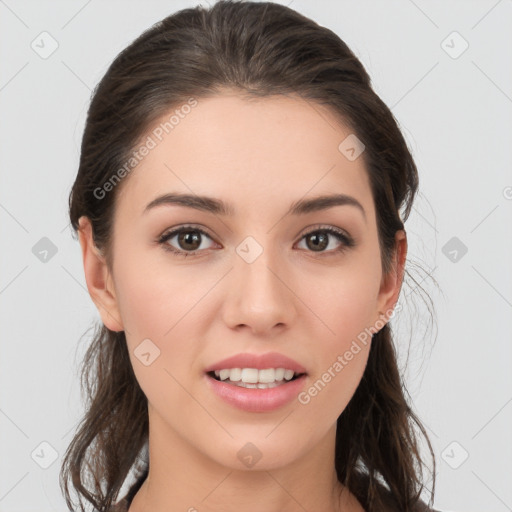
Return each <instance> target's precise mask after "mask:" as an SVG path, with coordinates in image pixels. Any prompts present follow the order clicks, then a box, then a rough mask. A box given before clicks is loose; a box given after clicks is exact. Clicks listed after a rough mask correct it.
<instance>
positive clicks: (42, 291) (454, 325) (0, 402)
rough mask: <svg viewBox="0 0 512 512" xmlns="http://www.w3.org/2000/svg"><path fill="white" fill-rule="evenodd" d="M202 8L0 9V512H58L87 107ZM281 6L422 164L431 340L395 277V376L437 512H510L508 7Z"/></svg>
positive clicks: (420, 231) (416, 215) (76, 299)
mask: <svg viewBox="0 0 512 512" xmlns="http://www.w3.org/2000/svg"><path fill="white" fill-rule="evenodd" d="M197 3H198V2H190V1H152V2H142V1H137V2H134V1H129V2H128V1H126V0H125V1H122V2H121V1H112V0H109V1H99V0H90V1H70V0H66V1H52V2H49V1H32V2H29V1H26V0H23V1H15V0H0V37H1V42H0V118H1V124H0V130H1V134H0V140H1V141H2V151H1V152H0V172H1V180H2V181H1V183H2V186H1V187H0V226H1V230H2V231H1V243H2V251H1V253H0V254H1V257H2V263H1V269H2V271H1V273H0V327H1V348H0V350H1V359H0V512H4V511H9V512H22V511H38V512H50V511H64V510H66V507H65V506H64V501H63V499H62V497H61V494H60V490H59V487H58V471H59V468H60V457H61V456H62V454H63V453H64V451H65V449H66V447H67V445H68V443H69V442H70V440H71V438H72V434H73V430H74V428H75V427H76V425H77V422H78V421H79V419H80V415H81V413H82V411H83V410H82V404H81V398H80V393H79V380H78V363H79V361H80V359H81V355H82V354H83V352H84V348H85V346H86V344H87V342H88V341H89V336H88V335H86V336H84V337H83V338H82V340H81V341H80V337H81V336H82V335H83V334H84V333H85V332H86V330H87V328H88V327H89V326H90V325H91V324H92V322H93V321H94V320H97V321H99V315H98V313H97V311H96V309H95V308H94V306H93V304H92V301H91V300H90V297H89V295H88V293H87V290H86V287H85V280H84V275H83V267H82V261H81V254H80V249H79V244H78V242H77V241H75V240H74V239H73V238H72V237H71V231H70V229H69V226H68V219H67V197H68V193H69V189H70V187H71V184H72V182H73V180H74V177H75V174H76V170H77V163H78V158H79V147H80V141H81V135H82V130H83V125H84V119H85V113H86V110H87V106H88V102H89V97H90V94H91V90H92V89H93V87H94V86H95V85H96V83H97V82H98V80H99V79H100V78H101V76H102V75H103V74H104V72H105V71H106V69H107V67H108V65H109V64H110V62H111V61H112V60H113V59H114V57H115V56H116V55H117V53H118V52H119V51H121V50H122V49H123V48H124V47H125V46H126V45H127V44H128V43H129V42H130V41H132V40H133V39H134V38H135V37H137V36H138V35H139V34H140V33H141V32H142V31H143V30H145V29H146V28H148V27H149V26H150V25H152V24H153V23H155V22H156V21H158V20H160V19H162V18H163V17H165V16H167V15H168V14H170V13H172V12H174V11H176V10H178V9H181V8H183V7H188V6H193V5H196V4H197ZM280 3H284V4H287V5H290V7H292V8H294V9H296V10H298V11H299V12H302V13H303V14H305V15H307V16H310V17H312V18H313V19H314V20H315V21H317V22H318V23H320V24H322V25H325V26H327V27H329V28H331V29H332V30H333V31H335V32H336V33H337V34H338V35H340V37H341V38H342V39H344V40H345V41H346V43H347V44H348V45H349V46H350V48H351V49H352V50H353V51H354V52H355V53H356V55H357V56H358V57H359V58H360V59H361V61H362V62H363V64H364V65H365V66H366V68H367V69H368V71H369V73H370V75H371V77H372V80H373V84H374V87H375V89H376V91H377V93H378V94H379V95H381V97H382V98H383V100H384V101H385V102H386V103H387V104H388V105H389V106H390V108H391V109H392V111H393V113H394V115H395V117H396V118H397V120H398V121H399V123H400V126H401V128H402V129H403V132H404V134H405V137H406V139H407V141H408V143H409V145H410V148H411V151H412V152H413V155H414V157H415V159H416V163H417V165H418V169H419V173H420V191H421V192H420V196H419V197H418V199H417V202H416V206H415V208H414V210H413V212H412V215H411V218H410V220H409V221H408V222H407V224H406V228H407V231H408V238H409V258H410V264H408V268H409V271H410V272H411V275H412V276H415V279H416V280H417V281H418V282H420V281H421V282H422V286H423V288H424V289H425V290H426V291H427V292H428V293H429V294H430V295H431V297H432V299H433V300H434V303H435V308H436V317H435V322H436V324H435V326H434V327H433V328H432V327H431V326H430V328H429V325H428V320H429V316H428V311H427V310H426V309H425V307H424V306H422V303H421V300H420V298H419V296H418V293H417V291H418V289H417V288H415V286H416V285H415V283H414V282H413V281H412V280H411V279H409V278H408V279H407V281H406V283H405V284H404V288H403V290H402V297H401V299H400V300H401V304H403V306H404V309H403V310H402V311H401V312H399V313H398V314H397V319H400V320H398V322H400V325H401V326H402V327H401V329H400V330H399V335H398V336H397V339H398V342H397V343H398V349H399V352H400V357H401V361H402V362H403V361H405V356H406V352H407V347H408V346H409V340H410V338H411V332H412V340H410V347H411V351H410V354H409V361H408V362H409V366H408V369H407V373H406V375H407V380H408V385H409V390H410V393H411V396H412V398H413V401H414V406H415V410H416V411H417V413H418V414H419V416H420V418H421V419H422V420H423V421H424V422H425V424H426V425H427V427H428V430H429V433H430V435H431V439H432V442H433V444H434V448H435V451H436V454H437V457H438V481H437V484H438V485H437V491H438V492H437V498H436V502H435V503H436V506H437V507H438V508H441V509H443V510H446V511H448V510H451V511H461V512H462V511H463V512H471V511H477V510H485V511H491V510H492V511H497V512H501V511H506V510H512V487H511V486H510V482H511V477H512V450H511V447H512V439H511V436H510V432H511V426H512V382H511V381H512V377H511V375H512V372H511V371H510V369H511V368H510V367H511V361H512V354H511V352H512V348H511V347H512V344H511V343H510V341H511V336H510V333H511V318H512V315H511V309H512V286H511V283H512V280H511V271H510V267H511V265H510V262H511V261H512V258H511V256H512V255H511V252H512V251H511V240H512V236H511V234H512V233H511V210H512V176H511V170H510V169H511V157H512V155H511V151H510V147H511V143H510V141H511V136H512V122H511V121H512V115H511V114H512V86H511V83H512V80H511V78H512V76H511V75H512V71H511V69H512V68H511V65H510V63H511V62H512V48H511V46H512V38H511V37H510V34H511V31H512V0H500V1H496V0H489V1H487V0H485V1H484V0H481V1H468V0H465V1H462V0H461V1H440V0H437V1H426V0H422V1H420V0H415V1H412V0H401V1H390V0H386V1H373V2H371V1H357V2H356V1H350V2H349V1H328V0H323V1H322V0H315V1H314V2H312V1H306V0H292V1H291V2H290V0H286V1H282V2H280ZM203 5H206V2H203ZM45 31H46V32H48V33H49V34H50V35H44V34H43V35H41V33H42V32H45ZM454 31H456V32H457V33H458V34H459V35H457V34H453V32H454ZM53 41H56V43H55V42H53ZM52 44H54V45H55V44H58V47H57V48H56V50H55V51H54V52H53V53H52V54H51V55H44V54H43V52H44V51H46V52H49V51H50V50H51V49H52ZM466 44H468V45H469V46H468V48H467V49H466V50H465V51H464V52H462V53H461V51H462V50H463V49H464V47H465V45H466ZM43 57H46V58H43ZM45 237H46V238H47V239H49V241H51V242H49V241H48V240H46V239H44V240H42V241H41V239H43V238H45ZM44 250H48V251H49V252H47V253H44V252H43V251H44ZM52 250H53V252H52ZM464 250H467V252H466V253H465V254H464ZM55 251H56V252H55ZM41 258H43V259H44V258H46V259H45V260H44V261H42V260H41ZM414 264H418V265H421V266H422V267H423V268H424V269H425V273H418V272H416V271H415V268H416V267H415V266H414ZM429 276H433V277H434V278H435V279H436V280H437V282H438V283H439V289H438V288H436V287H435V286H434V284H433V281H432V279H431V277H429ZM410 299H411V300H413V301H414V302H415V303H417V304H418V310H417V311H416V310H414V309H413V310H410V309H409V308H408V307H407V306H408V305H409V304H410V303H411V300H410ZM407 324H410V325H409V327H407ZM404 325H405V326H406V327H403V326H404ZM41 443H43V444H41Z"/></svg>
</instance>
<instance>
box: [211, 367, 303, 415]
mask: <svg viewBox="0 0 512 512" xmlns="http://www.w3.org/2000/svg"><path fill="white" fill-rule="evenodd" d="M205 377H206V380H207V382H208V385H209V386H210V387H211V389H212V390H213V392H214V393H215V394H216V395H217V396H219V397H220V398H222V399H223V400H224V401H225V402H227V403H228V404H230V405H233V406H234V407H237V408H238V409H242V410H244V411H248V412H267V411H273V410H275V409H279V408H280V407H283V406H284V405H286V404H287V403H289V402H291V401H292V400H293V399H297V397H298V394H299V393H300V391H301V389H302V388H303V387H304V382H305V380H306V375H302V376H301V377H298V378H297V379H295V380H291V381H288V382H287V383H286V384H280V385H279V386H276V387H275V388H267V389H258V388H242V387H240V386H236V385H234V384H227V383H226V382H222V381H220V380H216V379H214V378H213V377H210V376H209V375H208V374H205Z"/></svg>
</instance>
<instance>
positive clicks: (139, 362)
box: [61, 1, 435, 512]
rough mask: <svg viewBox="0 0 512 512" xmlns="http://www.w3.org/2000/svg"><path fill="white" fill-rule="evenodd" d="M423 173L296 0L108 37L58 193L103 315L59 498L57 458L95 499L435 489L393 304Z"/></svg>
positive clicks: (229, 503)
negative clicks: (65, 189) (109, 52)
mask: <svg viewBox="0 0 512 512" xmlns="http://www.w3.org/2000/svg"><path fill="white" fill-rule="evenodd" d="M417 187H418V176H417V170H416V166H415V164H414V161H413V158H412V156H411V154H410V152H409V150H408V148H407V145H406V143H405V141H404V138H403V136H402V134H401V132H400V130H399V128H398V126H397V123H396V121H395V120H394V118H393V115H392V114H391V112H390V110H389V109H388V108H387V107H386V105H385V104H384V103H383V102H382V101H381V100H380V98H379V97H378V96H377V95H376V94H375V92H374V91H373V89H372V88H371V85H370V78H369V76H368V74H367V73H366V71H365V70H364V68H363V66H362V64H361V63H360V62H359V61H358V59H357V58H356V57H355V56H354V54H353V53H352V52H351V51H350V49H349V48H348V47H347V46H346V44H345V43H344V42H343V41H342V40H341V39H340V38H339V37H338V36H336V35H335V34H334V33H333V32H332V31H330V30H328V29H326V28H324V27H321V26H319V25H317V24H316V23H314V22H313V21H312V20H310V19H308V18H306V17H304V16H302V15H300V14H299V13H297V12H295V11H293V10H292V9H290V8H287V7H284V6H282V5H279V4H274V3H270V2H261V3H258V2H254V3H253V2H230V1H219V2H217V3H216V4H215V5H213V6H212V7H211V8H210V9H207V10H206V9H204V8H201V7H197V8H195V9H185V10H182V11H179V12H177V13H175V14H174V15H172V16H169V17H168V18H166V19H164V20H163V21H161V22H159V23H157V24H156V25H154V26H153V27H151V28H150V29H149V30H147V31H146V32H145V33H143V34H142V35H141V36H140V37H139V38H138V39H137V40H136V41H134V42H133V43H132V44H130V46H128V47H127V48H126V49H125V50H124V51H122V52H121V53H120V55H119V56H118V57H117V58H116V59H115V61H114V62H113V63H112V65H111V66H110V68H109V69H108V71H107V73H106V75H105V76H104V78H103V79H102V80H101V82H100V84H99V86H98V87H97V89H96V90H95V92H94V95H93V98H92V101H91V105H90V109H89V112H88V117H87V123H86V127H85V132H84V136H83V141H82V150H81V157H80V167H79V170H78V176H77V178H76V181H75V183H74V185H73V189H72V191H71V194H70V218H71V224H72V226H73V228H74V229H75V231H77V232H78V235H79V240H80V244H81V248H82V255H83V262H84V271H85V277H86V282H87V286H88V290H89V293H90V295H91V297H92V299H93V301H94V303H95V305H96V306H97V308H98V311H99V313H100V315H101V319H102V326H101V328H100V329H98V330H97V331H96V333H95V337H94V340H93V343H92V345H91V347H90V349H89V351H88V353H87V355H86V358H85V360H84V367H83V379H84V384H85V387H86V390H87V396H88V399H89V400H88V404H87V411H86V415H85V418H84V420H83V422H82V425H81V427H80V429H79V431H78V432H77V433H76V435H75V437H74V439H73V441H72V442H71V444H70V446H69V448H68V451H67V453H66V456H65V459H64V461H63V465H62V470H61V485H62V487H63V490H64V493H65V497H66V501H67V504H68V507H69V508H70V510H74V509H73V508H72V507H73V505H72V502H71V498H70V493H69V486H68V481H69V480H71V483H72V486H73V488H74V490H75V491H76V492H77V493H78V494H79V497H80V501H81V502H82V499H83V498H84V499H85V500H87V501H88V502H89V503H91V504H93V506H94V507H95V509H97V510H100V511H109V510H115V511H122V512H126V511H128V510H129V512H144V511H152V512H160V511H164V510H165V511H167V512H168V511H171V510H189V511H193V510H199V511H203V510H204V511H218V510H222V511H229V510H235V509H236V510H244V511H253V510H254V511H256V510H258V511H261V510H265V511H266V512H269V511H277V510H279V511H295V510H310V511H318V512H323V511H325V512H327V511H329V512H333V511H341V510H343V511H348V512H355V511H358V512H360V511H363V510H365V511H385V510H397V511H398V510H399V511H401V512H404V511H413V510H414V511H416V510H431V509H430V508H427V505H425V503H424V502H423V501H421V500H420V494H421V493H422V491H424V490H425V489H424V483H423V472H422V467H423V461H422V459H421V456H420V453H419V440H418V438H417V429H419V432H420V433H421V434H422V435H423V436H424V437H425V439H426V441H427V445H428V447H429V449H430V453H431V455H432V457H433V452H432V448H431V446H430V443H429V442H428V437H427V436H426V433H425V430H424V429H423V427H422V425H421V423H420V421H419V420H418V419H417V418H416V416H415V415H414V413H413V412H412V410H411V408H410V406H409V405H408V402H407V400H406V397H405V395H404V388H403V383H402V382H401V378H400V375H399V372H398V370H397V361H396V355H395V352H394V348H393V342H392V336H391V328H390V325H389V321H390V319H391V316H392V315H393V311H394V309H395V305H396V302H397V300H398V297H399V293H400V288H401V284H402V279H403V275H404V268H405V262H406V254H407V239H406V233H405V230H404V224H403V221H405V220H406V219H407V217H408V215H409V212H410V210H411V207H412V202H413V199H414V196H415V193H416V190H417ZM433 474H435V466H434V473H433ZM130 476H135V481H134V482H132V483H131V486H130V488H129V490H128V492H127V494H125V495H124V497H123V499H121V500H120V501H117V498H118V496H119V493H120V491H121V488H122V487H123V485H124V484H125V482H127V483H128V482H129V478H128V477H130ZM432 489H433V486H432ZM432 500H433V492H432V493H431V494H430V505H431V504H432ZM116 501H117V505H114V504H115V503H116ZM80 505H81V506H82V503H80ZM82 509H83V508H82Z"/></svg>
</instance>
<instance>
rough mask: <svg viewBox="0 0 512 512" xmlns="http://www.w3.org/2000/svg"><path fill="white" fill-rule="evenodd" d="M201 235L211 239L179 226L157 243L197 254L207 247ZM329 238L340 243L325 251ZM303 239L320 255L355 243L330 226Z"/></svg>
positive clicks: (180, 253)
mask: <svg viewBox="0 0 512 512" xmlns="http://www.w3.org/2000/svg"><path fill="white" fill-rule="evenodd" d="M203 237H206V238H209V239H210V240H211V237H210V235H209V234H208V233H207V232H206V231H204V230H203V229H200V228H198V227H194V226H181V227H179V228H177V229H174V230H172V231H169V232H167V233H164V234H163V235H161V236H160V238H159V239H158V243H159V244H161V245H162V246H163V248H164V249H165V250H166V251H170V252H172V253H174V254H175V255H176V256H183V257H188V256H198V255H200V251H201V250H204V249H208V247H204V246H203V243H202V242H203V241H202V240H201V239H202V238H203ZM173 238H176V244H177V245H178V247H176V246H174V245H172V244H171V243H170V241H171V240H172V239H173ZM329 238H335V239H336V240H337V241H338V242H339V243H340V244H339V246H338V247H334V248H332V247H331V249H330V250H327V251H326V250H325V249H326V248H328V247H329V246H330V245H332V244H331V241H330V240H329ZM303 240H304V241H305V242H306V248H309V249H311V248H312V250H311V252H314V253H320V255H323V253H328V254H331V253H341V252H343V251H346V250H347V249H349V248H350V247H353V246H354V245H355V242H354V240H353V238H351V237H350V236H349V235H348V234H347V233H345V232H344V231H342V230H341V229H338V228H334V227H332V226H329V227H319V228H317V229H315V230H312V231H309V232H307V233H306V234H304V235H302V237H301V239H300V241H301V242H302V241H303Z"/></svg>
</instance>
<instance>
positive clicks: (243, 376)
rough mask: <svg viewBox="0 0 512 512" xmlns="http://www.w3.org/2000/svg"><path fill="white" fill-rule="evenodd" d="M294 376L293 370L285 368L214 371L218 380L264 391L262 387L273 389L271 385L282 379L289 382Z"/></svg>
mask: <svg viewBox="0 0 512 512" xmlns="http://www.w3.org/2000/svg"><path fill="white" fill-rule="evenodd" d="M294 375H295V372H294V371H293V370H288V369H286V368H265V369H264V370H258V369H256V368H227V369H224V370H215V376H216V377H218V378H219V379H220V380H229V381H231V382H238V383H239V385H240V386H242V387H251V388H252V387H254V388H256V387H258V388H260V389H264V387H263V386H264V385H265V387H274V386H271V384H275V385H277V383H278V382H282V381H283V379H284V380H291V379H292V378H293V376H294ZM267 385H268V386H267Z"/></svg>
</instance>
